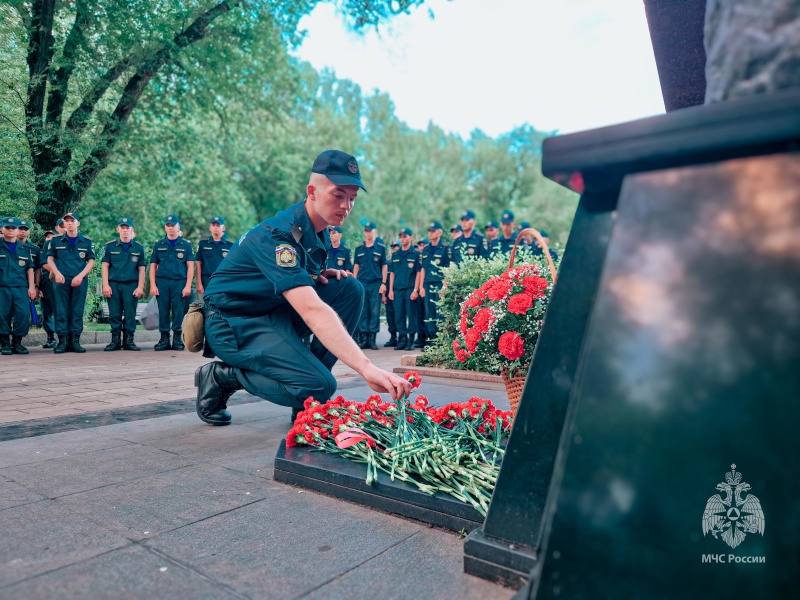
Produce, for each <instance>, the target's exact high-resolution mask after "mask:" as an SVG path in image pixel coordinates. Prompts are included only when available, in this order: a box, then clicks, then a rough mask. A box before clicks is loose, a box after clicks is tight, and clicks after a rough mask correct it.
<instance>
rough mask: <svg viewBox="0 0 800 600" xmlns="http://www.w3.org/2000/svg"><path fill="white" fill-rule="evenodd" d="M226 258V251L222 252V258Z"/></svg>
mask: <svg viewBox="0 0 800 600" xmlns="http://www.w3.org/2000/svg"><path fill="white" fill-rule="evenodd" d="M226 256H228V251H227V250H223V251H222V258H225V257H226Z"/></svg>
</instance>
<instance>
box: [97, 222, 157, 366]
mask: <svg viewBox="0 0 800 600" xmlns="http://www.w3.org/2000/svg"><path fill="white" fill-rule="evenodd" d="M117 233H118V234H119V237H118V238H117V239H116V240H111V241H110V242H108V243H107V244H106V250H105V253H104V254H103V259H102V279H103V296H105V297H106V298H107V302H108V322H109V323H110V324H111V343H110V344H108V345H107V346H106V347H105V348H104V350H105V351H106V352H113V351H115V350H134V351H138V350H140V349H141V348H139V347H138V346H137V345H136V343H135V342H134V335H135V334H136V305H137V304H138V303H139V298H141V297H142V295H143V294H144V272H145V270H146V268H147V263H146V262H145V256H144V247H143V246H142V245H141V244H140V243H139V242H136V241H134V240H133V219H130V218H129V217H122V218H121V219H119V220H118V221H117ZM123 330H124V331H123ZM123 333H124V335H123Z"/></svg>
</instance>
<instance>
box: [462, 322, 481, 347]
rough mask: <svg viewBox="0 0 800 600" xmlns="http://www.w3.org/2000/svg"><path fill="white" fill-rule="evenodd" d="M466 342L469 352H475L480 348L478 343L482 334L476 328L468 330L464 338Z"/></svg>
mask: <svg viewBox="0 0 800 600" xmlns="http://www.w3.org/2000/svg"><path fill="white" fill-rule="evenodd" d="M464 341H465V342H466V344H467V350H468V351H469V352H475V348H477V347H478V342H480V341H481V333H480V331H478V330H477V329H476V328H475V327H473V328H472V329H468V330H467V335H466V336H464Z"/></svg>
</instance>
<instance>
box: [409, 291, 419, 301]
mask: <svg viewBox="0 0 800 600" xmlns="http://www.w3.org/2000/svg"><path fill="white" fill-rule="evenodd" d="M418 297H419V292H411V299H412V300H416V299H417V298H418Z"/></svg>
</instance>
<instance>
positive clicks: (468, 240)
mask: <svg viewBox="0 0 800 600" xmlns="http://www.w3.org/2000/svg"><path fill="white" fill-rule="evenodd" d="M466 256H475V257H478V258H487V257H488V256H489V245H488V244H487V243H486V237H485V236H483V235H482V234H480V233H478V232H477V231H475V230H474V229H473V230H472V234H470V236H469V237H464V236H463V235H462V236H461V237H459V238H457V239H456V240H455V241H454V242H453V262H454V263H455V264H460V263H461V261H462V260H464V257H466Z"/></svg>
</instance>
